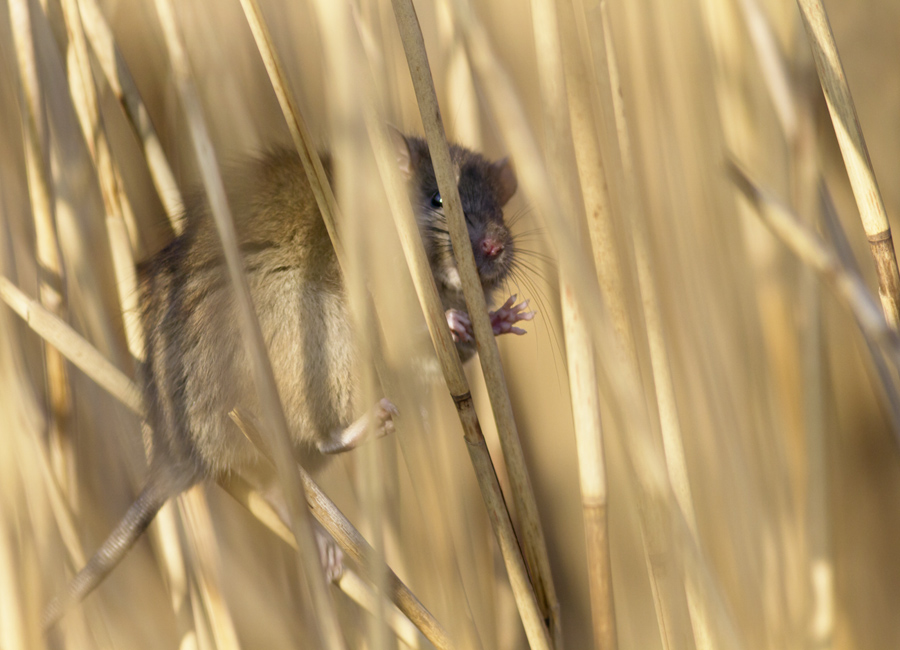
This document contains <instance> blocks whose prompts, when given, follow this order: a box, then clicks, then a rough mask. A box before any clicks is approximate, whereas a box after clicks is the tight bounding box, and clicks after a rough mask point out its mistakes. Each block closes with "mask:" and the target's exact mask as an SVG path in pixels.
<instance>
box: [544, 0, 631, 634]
mask: <svg viewBox="0 0 900 650" xmlns="http://www.w3.org/2000/svg"><path fill="white" fill-rule="evenodd" d="M531 13H532V25H533V29H534V40H535V47H536V54H537V60H538V79H539V81H540V87H541V98H542V104H543V112H544V115H543V117H544V130H545V133H546V137H545V142H546V144H547V159H548V162H549V167H550V170H551V174H552V176H553V183H554V186H555V188H556V192H557V194H558V196H559V197H560V203H561V204H562V206H563V209H564V210H565V217H566V218H567V220H568V222H569V224H570V227H571V228H572V230H573V232H579V231H580V230H581V229H582V226H583V224H584V222H585V219H584V206H583V204H582V202H581V188H580V186H579V183H578V178H579V177H578V169H577V165H576V155H575V144H574V142H573V131H572V127H571V124H570V120H569V105H568V95H567V90H566V70H565V66H564V63H563V51H562V46H561V44H560V33H559V29H558V19H557V6H556V3H555V2H554V0H532V2H531ZM592 187H593V188H596V185H595V184H593V183H592ZM591 198H594V199H595V200H599V201H603V200H604V199H605V196H602V197H601V196H597V195H596V194H595V195H592V197H591ZM595 257H596V256H595ZM560 294H561V295H562V320H563V333H564V335H565V341H566V358H567V365H568V370H569V392H570V395H571V401H572V414H573V418H574V422H575V440H576V445H577V449H578V461H579V477H580V480H581V498H582V510H583V516H584V527H585V535H586V541H587V558H588V579H589V581H590V585H589V586H590V590H591V609H592V619H593V626H594V646H595V648H596V649H597V650H600V649H601V648H603V649H609V650H615V648H616V647H617V645H618V642H617V638H616V619H615V608H614V605H613V589H612V572H611V564H610V556H609V533H608V521H607V503H608V499H607V481H606V465H605V459H604V453H603V430H602V424H601V417H600V392H599V387H598V385H597V375H596V368H595V366H594V349H593V344H592V343H591V339H590V335H589V333H588V331H587V328H586V326H585V323H584V314H583V312H582V310H581V309H580V307H579V305H578V301H577V299H576V296H575V290H574V288H573V287H572V285H571V283H570V282H568V281H567V279H566V276H565V274H563V275H561V276H560ZM620 295H621V294H620ZM555 636H556V638H555V640H556V643H557V647H559V646H560V645H561V631H559V630H557V631H556V635H555Z"/></svg>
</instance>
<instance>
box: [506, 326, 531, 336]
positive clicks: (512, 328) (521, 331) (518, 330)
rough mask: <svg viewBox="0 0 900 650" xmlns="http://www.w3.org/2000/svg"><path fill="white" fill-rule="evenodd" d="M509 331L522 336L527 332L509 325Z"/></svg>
mask: <svg viewBox="0 0 900 650" xmlns="http://www.w3.org/2000/svg"><path fill="white" fill-rule="evenodd" d="M509 331H510V332H511V333H512V334H518V335H519V336H522V335H523V334H528V332H526V331H525V330H523V329H522V328H521V327H511V328H510V330H509Z"/></svg>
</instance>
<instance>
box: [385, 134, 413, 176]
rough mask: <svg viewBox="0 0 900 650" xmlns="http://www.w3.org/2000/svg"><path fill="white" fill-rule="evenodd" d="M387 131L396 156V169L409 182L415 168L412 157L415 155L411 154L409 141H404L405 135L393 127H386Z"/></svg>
mask: <svg viewBox="0 0 900 650" xmlns="http://www.w3.org/2000/svg"><path fill="white" fill-rule="evenodd" d="M388 131H389V132H390V134H391V143H392V144H393V145H394V152H395V153H396V154H397V167H399V168H400V172H401V173H402V174H403V177H404V178H406V179H407V180H409V179H410V178H412V175H413V168H414V166H415V164H414V163H415V161H414V160H413V156H414V155H415V154H414V153H413V152H412V149H410V146H409V141H408V140H407V139H406V136H405V135H403V134H402V133H400V131H398V130H397V129H396V128H394V127H393V126H388Z"/></svg>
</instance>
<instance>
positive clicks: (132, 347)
mask: <svg viewBox="0 0 900 650" xmlns="http://www.w3.org/2000/svg"><path fill="white" fill-rule="evenodd" d="M61 4H62V11H63V20H64V21H65V24H66V33H67V36H68V49H69V51H68V52H67V55H66V62H67V72H68V77H69V87H70V89H71V95H72V101H73V103H74V105H75V112H76V113H77V115H78V122H79V124H80V125H81V131H82V133H83V134H84V139H85V142H87V148H88V152H89V153H90V156H91V160H92V161H93V163H94V167H95V169H96V171H97V177H98V180H99V182H100V193H101V195H102V197H103V207H104V209H105V210H106V228H107V232H108V234H109V243H110V249H111V253H112V260H113V268H114V269H115V274H116V287H117V289H118V291H119V302H120V305H121V309H122V312H123V314H135V313H138V304H137V301H138V290H137V272H136V271H135V265H134V253H133V250H132V244H131V242H132V241H136V239H137V235H136V233H135V228H134V224H132V228H131V231H132V233H131V235H130V236H129V232H128V230H129V229H128V225H127V224H126V223H125V218H124V215H125V214H130V213H131V207H130V205H129V202H128V197H127V196H126V194H125V192H124V190H123V188H122V187H121V174H120V172H119V169H118V164H117V163H116V161H115V160H114V159H113V157H112V151H111V150H110V147H109V141H108V140H107V137H106V129H105V126H104V124H103V119H102V117H101V116H100V110H99V106H98V100H97V88H96V86H95V84H94V77H93V73H92V72H91V62H90V59H89V57H88V49H87V43H86V41H85V37H84V30H83V29H82V25H81V16H80V14H79V12H78V0H61ZM124 324H125V334H126V339H127V340H128V349H129V351H130V352H131V355H132V356H133V357H134V358H135V359H143V358H144V333H143V331H142V330H141V326H140V323H139V322H138V320H137V319H136V318H125V319H124Z"/></svg>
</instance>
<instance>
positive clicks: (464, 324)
mask: <svg viewBox="0 0 900 650" xmlns="http://www.w3.org/2000/svg"><path fill="white" fill-rule="evenodd" d="M444 315H445V316H446V317H447V325H448V326H449V327H450V334H452V335H453V341H454V342H455V343H460V342H461V343H469V342H471V341H474V340H475V337H474V335H473V334H472V321H471V320H469V315H468V314H467V313H466V312H464V311H460V310H458V309H448V310H447V311H445V312H444Z"/></svg>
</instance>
